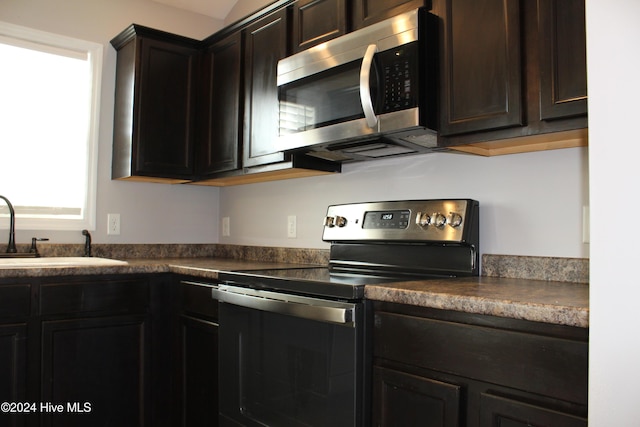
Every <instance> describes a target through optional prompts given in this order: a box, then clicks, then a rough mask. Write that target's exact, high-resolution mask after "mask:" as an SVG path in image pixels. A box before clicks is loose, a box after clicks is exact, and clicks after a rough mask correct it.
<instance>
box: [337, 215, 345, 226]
mask: <svg viewBox="0 0 640 427" xmlns="http://www.w3.org/2000/svg"><path fill="white" fill-rule="evenodd" d="M336 225H337V226H338V227H344V226H345V225H347V218H345V217H343V216H336Z"/></svg>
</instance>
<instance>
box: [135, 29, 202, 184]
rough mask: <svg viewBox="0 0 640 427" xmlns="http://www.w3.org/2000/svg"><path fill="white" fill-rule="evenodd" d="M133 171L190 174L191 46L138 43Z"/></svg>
mask: <svg viewBox="0 0 640 427" xmlns="http://www.w3.org/2000/svg"><path fill="white" fill-rule="evenodd" d="M141 55H142V60H141V65H140V79H139V82H140V91H139V93H138V97H139V99H138V101H139V109H138V113H137V117H136V120H137V122H138V128H137V135H136V139H137V152H136V153H135V154H136V162H135V165H136V171H137V172H138V173H140V174H150V175H156V174H157V175H158V176H168V177H189V176H191V175H192V174H193V118H194V114H193V113H194V106H195V98H194V91H193V77H194V72H195V67H196V64H195V62H196V57H195V50H194V49H191V48H186V47H182V46H179V45H174V44H171V43H166V42H162V41H157V40H150V39H144V40H142V42H141Z"/></svg>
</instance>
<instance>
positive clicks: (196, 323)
mask: <svg viewBox="0 0 640 427" xmlns="http://www.w3.org/2000/svg"><path fill="white" fill-rule="evenodd" d="M181 335H182V387H183V392H182V402H183V417H182V425H183V426H184V427H197V426H203V427H204V426H209V427H213V426H217V425H218V325H217V324H216V323H213V322H209V321H206V320H201V319H196V318H192V317H188V316H182V331H181Z"/></svg>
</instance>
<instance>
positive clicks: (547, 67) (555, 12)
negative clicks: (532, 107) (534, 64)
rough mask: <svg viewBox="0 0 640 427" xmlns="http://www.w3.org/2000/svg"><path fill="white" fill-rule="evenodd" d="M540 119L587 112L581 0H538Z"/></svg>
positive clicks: (582, 5)
mask: <svg viewBox="0 0 640 427" xmlns="http://www.w3.org/2000/svg"><path fill="white" fill-rule="evenodd" d="M538 33H539V34H540V119H541V120H550V119H558V118H563V117H570V116H579V115H585V114H586V113H587V52H586V30H585V5H584V0H539V1H538Z"/></svg>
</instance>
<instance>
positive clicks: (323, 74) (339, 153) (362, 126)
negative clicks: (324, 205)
mask: <svg viewBox="0 0 640 427" xmlns="http://www.w3.org/2000/svg"><path fill="white" fill-rule="evenodd" d="M433 19H435V17H434V16H432V15H430V14H429V13H428V12H427V11H426V10H424V8H420V9H416V10H413V11H411V12H408V13H404V14H402V15H398V16H396V17H393V18H390V19H388V20H385V21H382V22H379V23H377V24H373V25H371V26H368V27H365V28H363V29H360V30H357V31H354V32H352V33H349V34H346V35H344V36H341V37H338V38H336V39H334V40H331V41H329V42H326V43H323V44H320V45H317V46H314V47H312V48H310V49H308V50H306V51H303V52H300V53H298V54H295V55H292V56H289V57H287V58H285V59H282V60H280V61H279V62H278V71H277V73H278V74H277V84H278V101H279V116H278V117H279V126H278V128H279V136H278V138H277V147H276V148H277V151H305V152H306V153H307V154H310V155H313V156H316V157H320V158H324V159H327V160H332V161H340V162H342V161H349V160H367V159H376V158H380V157H388V156H395V155H401V154H412V153H415V152H422V151H432V150H433V149H436V148H437V134H436V130H435V129H436V107H437V90H436V75H437V63H436V59H435V58H436V57H437V55H436V51H437V44H436V42H435V34H436V33H437V31H436V26H435V25H433V21H432V20H433Z"/></svg>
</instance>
